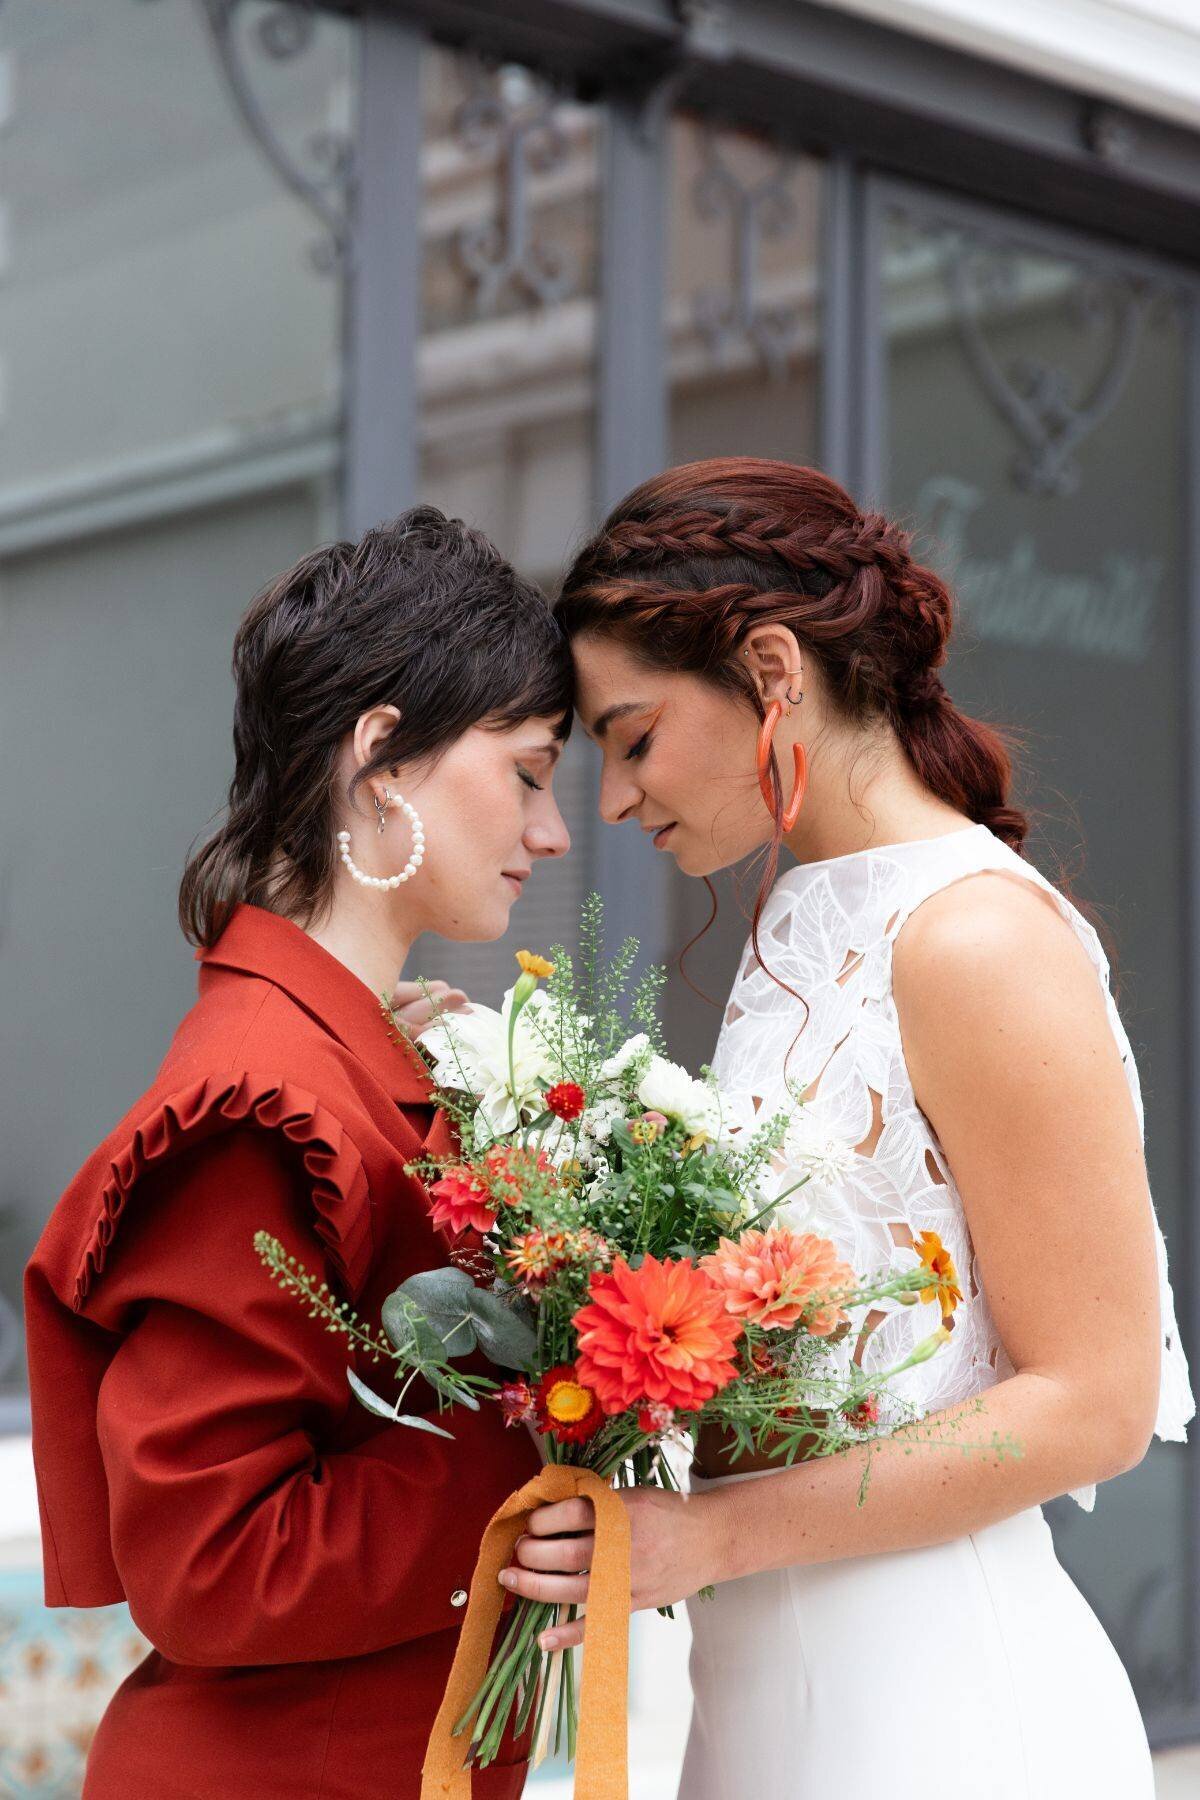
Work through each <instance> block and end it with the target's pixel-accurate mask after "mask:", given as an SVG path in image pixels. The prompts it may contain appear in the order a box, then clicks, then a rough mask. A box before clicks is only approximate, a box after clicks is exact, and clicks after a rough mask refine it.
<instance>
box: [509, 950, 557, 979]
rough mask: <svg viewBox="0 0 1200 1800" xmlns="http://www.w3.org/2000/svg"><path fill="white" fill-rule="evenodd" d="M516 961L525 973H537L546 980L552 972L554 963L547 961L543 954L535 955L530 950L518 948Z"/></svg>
mask: <svg viewBox="0 0 1200 1800" xmlns="http://www.w3.org/2000/svg"><path fill="white" fill-rule="evenodd" d="M517 961H518V962H519V963H520V965H521V967H522V969H523V970H524V972H525V974H526V975H537V976H539V977H540V978H541V979H542V980H543V981H548V980H549V978H550V976H551V975H553V973H554V964H553V963H552V962H547V961H546V958H545V957H544V956H535V955H534V953H533V951H532V950H518V951H517Z"/></svg>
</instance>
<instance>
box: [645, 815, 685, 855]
mask: <svg viewBox="0 0 1200 1800" xmlns="http://www.w3.org/2000/svg"><path fill="white" fill-rule="evenodd" d="M678 823H679V821H678V820H677V819H671V820H669V821H668V823H667V824H666V825H643V826H642V830H643V831H648V832H650V833H652V834H653V837H654V848H655V849H656V850H661V849H662V848H663V846H664V845H665V843H666V841H667V838H668V837H669V836H670V834H671V832H673V831H674V829H675V827H676V825H677V824H678Z"/></svg>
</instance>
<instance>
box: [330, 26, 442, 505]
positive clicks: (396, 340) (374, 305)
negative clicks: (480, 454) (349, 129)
mask: <svg viewBox="0 0 1200 1800" xmlns="http://www.w3.org/2000/svg"><path fill="white" fill-rule="evenodd" d="M360 33H361V51H360V57H361V74H360V81H359V112H358V133H357V153H356V159H355V184H354V203H353V208H352V215H351V237H350V266H349V268H348V270H347V282H346V298H345V404H346V439H345V475H344V485H343V521H342V523H343V530H344V531H345V532H346V534H347V535H348V536H349V537H359V536H360V535H361V534H362V532H364V531H365V530H366V529H367V528H368V526H371V525H377V524H379V523H380V521H381V520H383V519H389V518H392V517H393V516H394V515H395V514H396V513H398V512H401V511H402V510H403V509H404V508H405V507H407V506H411V505H412V504H413V502H414V500H415V499H416V498H417V486H418V461H417V423H418V420H417V381H416V371H417V347H418V344H419V342H420V330H421V49H422V43H423V33H422V32H421V30H420V29H419V27H417V26H415V25H413V24H410V23H407V22H406V21H404V20H401V19H395V18H384V17H381V16H379V15H378V14H375V13H369V14H368V15H367V16H366V17H364V18H363V20H362V22H361V25H360Z"/></svg>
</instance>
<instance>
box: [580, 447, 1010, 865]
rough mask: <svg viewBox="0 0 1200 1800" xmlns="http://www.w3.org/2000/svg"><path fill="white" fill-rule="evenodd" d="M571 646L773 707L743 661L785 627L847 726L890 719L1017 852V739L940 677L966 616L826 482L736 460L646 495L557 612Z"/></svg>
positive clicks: (649, 487) (933, 786) (623, 515)
mask: <svg viewBox="0 0 1200 1800" xmlns="http://www.w3.org/2000/svg"><path fill="white" fill-rule="evenodd" d="M555 611H556V616H557V618H558V621H559V623H560V625H562V627H563V629H564V630H565V631H566V632H567V634H568V636H570V637H574V636H577V635H578V634H579V633H581V632H588V631H591V632H602V633H605V634H606V635H611V636H614V637H616V638H618V639H619V640H620V641H621V642H622V643H623V644H624V645H625V646H626V647H627V648H628V649H630V650H631V651H632V652H633V654H635V655H636V656H637V657H638V658H639V659H641V660H642V661H645V662H648V663H651V664H653V665H654V666H656V667H660V668H670V669H674V670H676V671H686V672H688V673H691V674H697V675H703V676H705V677H706V678H707V679H708V680H711V681H713V682H715V683H716V684H717V685H718V686H720V687H722V688H724V689H726V690H727V691H730V692H732V693H734V694H737V695H739V696H741V697H743V698H745V699H746V701H747V702H748V703H749V704H751V705H752V706H753V707H754V709H755V711H756V712H757V713H758V716H759V717H760V718H761V717H762V716H763V713H764V708H763V703H762V700H761V698H760V696H759V694H758V691H757V688H756V686H755V684H754V682H753V680H752V679H751V677H750V674H749V672H748V671H747V670H746V669H744V668H741V667H739V666H738V665H739V657H738V648H739V646H740V644H741V641H742V639H743V638H744V637H745V635H746V633H747V632H748V631H749V630H750V628H751V627H752V626H753V625H755V624H756V623H758V622H759V621H760V620H764V619H770V620H771V621H773V622H775V623H778V624H781V625H787V626H788V627H789V628H790V629H791V630H792V631H793V632H794V633H795V635H796V638H797V640H798V641H799V643H800V644H801V646H802V647H803V648H806V649H807V650H808V651H809V654H810V655H812V656H813V657H814V658H815V660H816V661H817V662H818V663H819V664H820V666H821V670H822V673H823V675H824V677H825V681H826V683H827V685H828V688H829V692H830V695H831V697H832V700H833V702H834V704H835V705H836V706H837V707H838V708H839V709H840V710H841V712H842V713H843V714H844V715H845V716H846V717H847V718H849V719H851V720H854V721H864V722H865V721H866V720H868V719H870V718H872V717H874V716H877V715H880V714H882V715H885V716H886V717H887V718H888V719H890V721H891V723H892V725H893V726H894V727H895V730H896V733H897V735H898V736H899V738H900V741H901V743H902V744H903V745H904V748H905V750H906V751H907V753H908V756H909V758H910V760H911V762H912V764H913V767H914V768H915V769H916V771H917V774H918V775H919V776H920V777H921V779H922V781H923V782H924V783H925V785H926V786H927V787H928V788H929V789H930V791H931V792H933V793H935V794H938V795H939V796H940V797H941V798H942V799H944V800H947V801H948V802H949V803H950V804H951V805H952V806H955V807H956V808H958V810H959V811H960V812H963V813H966V814H967V815H968V816H969V817H970V818H972V819H974V820H975V821H976V822H978V823H982V824H985V825H987V826H989V827H990V828H991V830H992V831H994V832H995V833H996V835H997V836H998V837H1000V838H1003V840H1004V841H1005V843H1007V844H1010V845H1011V846H1012V848H1013V849H1015V850H1020V849H1021V846H1022V844H1023V842H1024V839H1025V836H1026V833H1027V831H1028V822H1027V820H1026V817H1025V815H1024V813H1022V812H1020V811H1018V810H1017V808H1015V807H1014V806H1012V805H1010V804H1009V798H1008V790H1009V783H1010V779H1011V762H1010V758H1009V754H1008V749H1007V747H1006V742H1005V739H1004V738H1003V737H1002V736H1001V734H1000V733H999V732H998V731H996V730H994V729H993V728H992V727H991V726H988V725H984V724H981V723H980V722H979V721H978V720H976V719H971V718H968V717H967V715H966V714H965V713H962V712H960V711H959V710H958V708H957V707H956V706H955V705H954V703H953V701H952V700H951V698H950V696H949V694H948V693H947V692H946V689H945V687H944V685H943V683H942V680H941V677H940V675H939V674H938V672H937V671H938V669H939V668H940V666H941V664H942V663H944V661H945V660H946V650H947V644H948V641H949V638H950V633H951V629H952V626H953V615H954V608H953V601H952V599H951V596H950V593H949V591H948V589H947V588H946V586H945V584H944V582H942V581H941V580H940V579H939V577H938V576H937V575H935V574H934V572H933V570H932V569H928V568H926V567H925V566H924V565H923V564H921V563H918V562H915V561H914V560H913V557H912V553H911V549H910V537H909V534H908V533H907V532H906V531H902V530H901V529H900V527H899V526H898V525H895V524H893V523H892V521H891V520H889V519H886V518H884V517H883V515H882V514H880V513H861V512H859V510H858V508H857V506H856V505H855V504H854V502H853V500H852V499H851V498H850V496H849V495H848V494H847V493H846V492H845V490H844V489H843V488H840V487H839V486H838V484H837V483H836V482H835V481H831V480H830V479H829V477H828V476H827V475H822V474H821V473H820V472H819V471H818V470H816V469H807V468H801V467H798V466H796V465H794V464H792V463H785V462H772V461H766V460H760V459H759V458H756V457H748V456H746V457H731V458H729V459H728V460H721V461H717V460H713V461H709V462H699V463H689V464H684V465H683V466H681V467H680V468H676V469H669V470H668V471H667V472H666V474H664V475H660V476H657V477H655V478H654V480H652V481H647V482H645V483H644V484H643V485H642V486H641V487H639V488H636V489H635V490H634V491H633V493H632V494H630V495H629V496H628V497H627V498H626V499H625V500H623V501H622V502H621V504H620V505H619V506H618V507H617V508H616V509H615V511H613V512H612V513H611V514H610V515H609V517H608V518H607V519H606V520H605V522H604V524H603V525H602V527H601V528H600V530H599V531H598V532H597V533H596V535H595V536H594V537H593V538H592V539H591V540H590V542H589V543H587V544H585V545H584V547H583V549H582V550H581V551H580V553H579V555H578V556H577V557H576V559H575V561H574V563H573V564H572V566H571V569H570V571H569V573H568V575H567V577H566V580H565V582H564V584H563V589H562V594H561V597H560V599H559V601H558V604H557V606H556V608H555Z"/></svg>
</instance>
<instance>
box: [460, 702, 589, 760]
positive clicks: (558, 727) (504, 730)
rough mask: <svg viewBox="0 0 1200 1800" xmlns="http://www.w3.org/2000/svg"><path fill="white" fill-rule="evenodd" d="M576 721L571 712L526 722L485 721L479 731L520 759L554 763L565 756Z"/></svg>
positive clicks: (538, 717)
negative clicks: (527, 758) (522, 757)
mask: <svg viewBox="0 0 1200 1800" xmlns="http://www.w3.org/2000/svg"><path fill="white" fill-rule="evenodd" d="M573 718H574V713H573V712H571V713H567V714H566V716H565V717H562V716H559V715H557V714H552V713H549V714H541V715H533V716H531V717H529V718H526V719H505V718H492V719H483V720H481V721H480V729H481V730H484V731H486V732H488V733H489V735H490V736H491V737H493V738H495V739H496V740H497V741H498V742H500V743H502V744H503V745H504V747H505V748H506V749H509V750H512V751H513V752H514V753H515V754H517V755H520V756H541V757H544V758H545V759H546V760H547V761H548V762H551V763H553V762H557V761H558V758H559V757H560V756H561V755H562V752H563V746H564V744H565V743H566V741H567V738H568V737H569V736H570V732H571V723H572V720H573Z"/></svg>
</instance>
